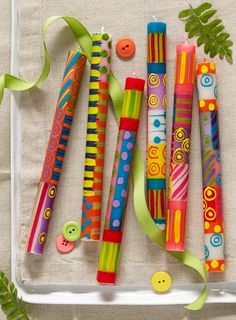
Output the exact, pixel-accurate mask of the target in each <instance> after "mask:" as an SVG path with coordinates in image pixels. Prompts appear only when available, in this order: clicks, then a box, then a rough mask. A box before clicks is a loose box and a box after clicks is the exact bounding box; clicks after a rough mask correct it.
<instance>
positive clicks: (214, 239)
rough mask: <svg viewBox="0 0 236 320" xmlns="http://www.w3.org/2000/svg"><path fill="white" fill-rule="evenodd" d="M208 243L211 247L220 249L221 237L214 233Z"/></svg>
mask: <svg viewBox="0 0 236 320" xmlns="http://www.w3.org/2000/svg"><path fill="white" fill-rule="evenodd" d="M210 243H211V245H212V246H213V247H220V246H221V245H222V244H223V238H222V235H221V234H219V233H215V234H213V235H212V236H211V238H210Z"/></svg>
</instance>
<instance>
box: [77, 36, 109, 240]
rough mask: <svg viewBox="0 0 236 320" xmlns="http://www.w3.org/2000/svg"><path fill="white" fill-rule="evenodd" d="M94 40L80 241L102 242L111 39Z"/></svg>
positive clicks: (99, 38)
mask: <svg viewBox="0 0 236 320" xmlns="http://www.w3.org/2000/svg"><path fill="white" fill-rule="evenodd" d="M92 40H93V44H92V61H91V70H90V84H89V105H88V120H87V136H86V150H85V166H84V186H83V204H82V218H81V239H86V240H99V234H100V220H101V205H102V186H103V165H104V150H105V134H106V132H105V131H106V118H107V105H108V98H109V96H108V76H109V74H110V66H111V65H110V60H111V36H110V35H108V34H107V33H103V34H101V33H99V34H94V35H93V38H92Z"/></svg>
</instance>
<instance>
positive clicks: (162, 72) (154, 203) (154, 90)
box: [146, 22, 167, 230]
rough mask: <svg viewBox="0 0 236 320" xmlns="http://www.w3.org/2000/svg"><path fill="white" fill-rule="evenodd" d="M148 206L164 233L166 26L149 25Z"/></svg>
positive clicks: (162, 24) (152, 23) (159, 23)
mask: <svg viewBox="0 0 236 320" xmlns="http://www.w3.org/2000/svg"><path fill="white" fill-rule="evenodd" d="M147 32H148V52H147V152H146V168H147V170H146V178H147V205H148V209H149V211H150V214H151V216H152V218H153V220H154V221H155V223H156V224H157V225H158V226H159V228H160V229H162V230H164V229H165V223H166V100H167V99H166V24H165V23H163V22H150V23H148V25H147Z"/></svg>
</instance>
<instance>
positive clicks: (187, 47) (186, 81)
mask: <svg viewBox="0 0 236 320" xmlns="http://www.w3.org/2000/svg"><path fill="white" fill-rule="evenodd" d="M195 49H196V48H195V46H194V45H192V44H187V43H186V44H179V45H177V47H176V73H175V95H174V111H173V128H172V144H171V160H170V181H169V194H168V210H167V228H166V249H167V250H170V251H172V250H173V251H183V250H184V248H185V225H186V209H187V196H188V180H189V153H190V135H191V121H192V102H193V90H194V70H195Z"/></svg>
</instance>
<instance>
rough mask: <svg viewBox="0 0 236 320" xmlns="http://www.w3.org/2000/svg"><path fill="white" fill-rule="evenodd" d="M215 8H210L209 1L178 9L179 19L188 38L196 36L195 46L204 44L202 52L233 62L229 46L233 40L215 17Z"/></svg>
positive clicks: (220, 21)
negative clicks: (183, 24) (182, 22)
mask: <svg viewBox="0 0 236 320" xmlns="http://www.w3.org/2000/svg"><path fill="white" fill-rule="evenodd" d="M216 13H217V10H216V9H214V8H212V4H211V3H210V2H205V3H202V4H201V5H200V6H198V7H196V8H193V7H192V6H191V5H190V6H189V9H185V10H182V11H180V13H179V19H180V20H183V21H185V31H186V32H187V33H188V38H193V37H194V36H197V37H198V38H197V46H198V47H200V46H204V52H205V53H206V54H209V56H210V57H211V58H214V57H215V56H217V55H218V56H219V58H220V59H226V60H227V61H228V62H229V63H233V58H232V55H233V52H232V49H231V47H232V46H233V44H234V43H233V41H232V40H231V39H230V34H229V33H228V32H226V31H225V27H224V25H223V23H222V20H221V19H219V18H215V15H216Z"/></svg>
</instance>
